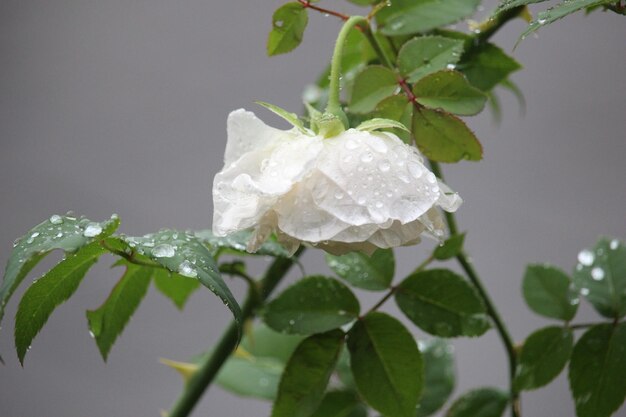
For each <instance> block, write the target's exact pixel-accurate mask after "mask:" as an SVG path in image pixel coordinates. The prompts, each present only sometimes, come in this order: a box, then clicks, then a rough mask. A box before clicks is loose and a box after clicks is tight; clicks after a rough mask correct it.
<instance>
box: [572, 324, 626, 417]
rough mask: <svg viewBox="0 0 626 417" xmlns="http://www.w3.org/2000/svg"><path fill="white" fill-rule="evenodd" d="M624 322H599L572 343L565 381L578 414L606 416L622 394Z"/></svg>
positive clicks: (582, 416)
mask: <svg viewBox="0 0 626 417" xmlns="http://www.w3.org/2000/svg"><path fill="white" fill-rule="evenodd" d="M625 346H626V323H621V324H619V325H613V324H600V325H597V326H594V327H592V328H591V329H589V330H588V331H587V332H586V333H585V334H584V335H583V336H582V337H581V338H580V340H578V342H577V343H576V346H574V352H573V353H572V359H571V361H570V366H569V381H570V388H571V390H572V395H573V396H574V400H575V401H576V415H577V416H578V417H608V416H610V415H611V414H613V413H614V412H615V411H617V409H618V408H619V407H620V406H621V405H622V403H623V402H624V397H625V396H626V378H624V370H625V369H626V348H625Z"/></svg>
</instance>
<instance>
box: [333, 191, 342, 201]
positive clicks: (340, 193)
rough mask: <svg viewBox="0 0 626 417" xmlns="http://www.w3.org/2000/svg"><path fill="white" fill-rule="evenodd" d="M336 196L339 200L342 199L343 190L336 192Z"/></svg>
mask: <svg viewBox="0 0 626 417" xmlns="http://www.w3.org/2000/svg"><path fill="white" fill-rule="evenodd" d="M335 198H336V199H337V200H341V199H342V198H343V193H342V192H341V191H337V192H335Z"/></svg>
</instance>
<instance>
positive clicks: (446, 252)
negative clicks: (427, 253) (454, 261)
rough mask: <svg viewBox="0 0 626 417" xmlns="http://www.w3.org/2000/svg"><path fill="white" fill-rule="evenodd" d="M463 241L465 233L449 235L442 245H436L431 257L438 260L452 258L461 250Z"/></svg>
mask: <svg viewBox="0 0 626 417" xmlns="http://www.w3.org/2000/svg"><path fill="white" fill-rule="evenodd" d="M464 242H465V233H461V234H458V235H453V236H450V238H449V239H447V240H446V241H445V242H443V245H441V246H437V248H436V249H435V251H434V252H433V257H434V258H435V259H438V260H440V261H445V260H447V259H451V258H454V257H455V256H457V255H458V254H459V253H461V252H462V251H463V243H464Z"/></svg>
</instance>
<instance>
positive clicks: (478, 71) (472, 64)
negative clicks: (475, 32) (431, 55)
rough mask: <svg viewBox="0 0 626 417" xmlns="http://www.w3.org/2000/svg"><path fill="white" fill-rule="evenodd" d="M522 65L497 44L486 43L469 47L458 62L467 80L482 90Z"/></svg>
mask: <svg viewBox="0 0 626 417" xmlns="http://www.w3.org/2000/svg"><path fill="white" fill-rule="evenodd" d="M521 68H522V66H521V65H520V64H519V63H518V62H517V61H515V60H514V59H513V58H511V57H510V56H508V55H507V54H505V53H504V52H503V51H502V49H500V48H498V47H497V46H495V45H493V44H491V43H486V44H483V45H480V46H478V47H474V48H472V49H471V51H470V52H469V53H467V54H466V55H465V56H464V57H463V59H462V61H461V62H460V63H459V66H458V68H457V69H458V70H459V71H461V72H462V73H463V74H465V76H466V77H467V79H468V80H469V82H470V83H471V84H472V85H473V86H474V87H476V88H478V89H480V90H482V91H489V90H491V89H492V88H493V87H495V86H496V85H498V84H500V83H501V82H502V81H504V80H506V79H507V78H508V77H509V75H511V73H513V72H515V71H517V70H519V69H521Z"/></svg>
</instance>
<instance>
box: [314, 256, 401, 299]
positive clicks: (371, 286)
mask: <svg viewBox="0 0 626 417" xmlns="http://www.w3.org/2000/svg"><path fill="white" fill-rule="evenodd" d="M326 263H327V264H328V266H329V267H330V269H332V270H333V271H334V272H335V273H336V274H337V275H339V276H340V277H341V278H343V279H344V280H346V281H348V282H349V283H350V284H351V285H353V286H354V287H357V288H362V289H364V290H370V291H384V290H386V289H387V288H389V286H390V285H391V281H392V280H393V275H394V271H395V268H396V266H395V260H394V257H393V251H392V250H391V249H379V250H377V251H376V252H374V253H373V254H372V255H371V256H368V255H365V254H364V253H361V252H350V253H347V254H345V255H341V256H333V255H329V254H327V255H326Z"/></svg>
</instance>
